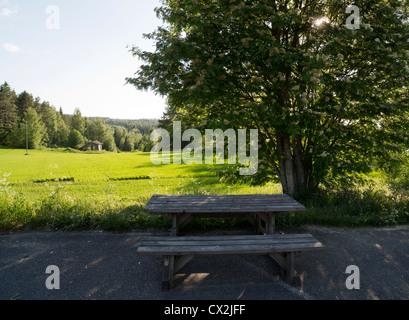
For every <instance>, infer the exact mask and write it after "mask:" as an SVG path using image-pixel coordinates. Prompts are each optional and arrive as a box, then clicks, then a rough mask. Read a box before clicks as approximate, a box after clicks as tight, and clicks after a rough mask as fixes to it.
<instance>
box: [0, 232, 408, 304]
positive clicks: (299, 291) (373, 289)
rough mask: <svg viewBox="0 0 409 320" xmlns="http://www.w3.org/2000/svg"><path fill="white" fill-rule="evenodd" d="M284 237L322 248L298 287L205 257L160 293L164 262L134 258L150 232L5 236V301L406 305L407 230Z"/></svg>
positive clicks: (269, 268) (246, 262)
mask: <svg viewBox="0 0 409 320" xmlns="http://www.w3.org/2000/svg"><path fill="white" fill-rule="evenodd" d="M282 231H284V232H288V233H289V232H294V231H297V232H309V233H312V234H313V235H314V237H316V238H317V239H318V240H320V241H321V242H322V243H323V244H324V245H325V249H323V250H317V251H313V252H304V253H303V254H301V255H300V256H298V257H297V258H296V261H295V263H296V264H295V269H296V271H297V273H298V277H297V279H296V282H295V284H294V285H292V286H290V285H288V284H286V283H285V282H283V281H282V280H281V279H280V277H279V268H278V267H277V265H276V264H275V262H274V261H273V260H272V259H270V258H269V257H267V256H220V257H210V256H202V257H195V258H194V259H193V260H192V261H191V262H189V264H187V265H186V266H185V267H184V268H183V269H182V270H180V274H179V275H178V280H177V282H176V287H175V289H173V290H171V291H169V292H160V282H161V276H162V273H161V272H162V268H161V265H160V263H161V259H160V257H154V256H138V255H136V254H135V251H136V250H135V248H136V246H137V245H138V239H139V237H141V236H144V235H146V234H141V233H123V234H114V233H106V232H74V233H62V232H57V233H53V232H26V233H24V232H22V233H4V234H3V235H1V236H0V283H1V286H0V300H10V299H13V300H338V299H342V300H377V299H379V300H395V299H396V300H407V299H409V271H408V270H409V226H402V227H396V228H356V229H353V228H325V227H315V226H310V227H305V228H303V229H302V230H282ZM50 265H55V266H57V267H58V269H59V271H60V283H59V285H60V289H59V290H49V289H47V287H46V280H47V278H48V277H49V276H50V275H53V273H50V274H47V273H46V269H47V267H48V266H50ZM349 265H356V266H357V267H358V268H359V275H360V279H359V280H360V281H359V284H360V288H359V289H348V288H347V287H346V280H347V278H348V277H349V276H350V275H352V274H346V273H345V271H346V268H347V267H348V266H349ZM355 275H356V273H355Z"/></svg>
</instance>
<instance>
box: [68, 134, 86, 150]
mask: <svg viewBox="0 0 409 320" xmlns="http://www.w3.org/2000/svg"><path fill="white" fill-rule="evenodd" d="M68 146H69V147H70V148H73V149H80V148H82V147H83V146H84V138H83V136H82V134H81V133H80V132H79V131H78V130H76V129H72V130H71V131H70V133H69V135H68Z"/></svg>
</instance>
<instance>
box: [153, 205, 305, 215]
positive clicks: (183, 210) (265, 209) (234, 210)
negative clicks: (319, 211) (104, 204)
mask: <svg viewBox="0 0 409 320" xmlns="http://www.w3.org/2000/svg"><path fill="white" fill-rule="evenodd" d="M304 210H305V208H299V207H294V206H265V207H239V208H234V207H215V208H206V207H185V208H184V207H180V206H177V207H173V208H171V207H160V208H159V207H158V208H151V209H149V208H148V209H146V210H145V211H146V212H149V213H150V214H160V215H162V214H167V213H191V214H195V213H209V214H212V213H226V212H229V213H237V214H240V213H242V214H244V215H246V214H249V213H259V212H267V213H268V212H282V211H290V212H294V211H304Z"/></svg>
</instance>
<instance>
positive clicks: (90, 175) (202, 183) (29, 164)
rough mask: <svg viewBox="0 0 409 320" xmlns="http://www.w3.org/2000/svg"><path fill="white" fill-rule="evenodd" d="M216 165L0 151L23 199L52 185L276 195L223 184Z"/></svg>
mask: <svg viewBox="0 0 409 320" xmlns="http://www.w3.org/2000/svg"><path fill="white" fill-rule="evenodd" d="M221 167H222V166H220V165H214V166H213V165H204V164H203V165H196V164H192V165H184V164H183V165H178V164H171V165H154V164H153V163H152V161H151V159H150V154H149V153H69V152H64V151H49V150H32V151H30V152H29V155H25V151H24V150H11V149H0V176H2V175H4V174H6V176H7V181H8V183H9V184H10V186H11V187H12V188H13V189H14V190H15V191H17V192H20V193H22V194H24V196H25V197H27V198H28V199H36V198H41V197H44V196H47V195H49V194H50V193H51V192H53V191H55V189H56V188H58V189H63V190H64V191H66V192H68V193H69V194H70V195H71V196H72V197H75V198H90V199H95V200H96V201H98V200H99V201H101V200H104V199H105V198H110V199H111V198H116V199H118V200H120V201H125V202H128V201H130V202H135V201H136V202H144V201H146V199H147V198H150V196H151V195H152V194H155V193H165V194H167V193H173V194H174V193H177V194H189V193H204V194H206V193H214V194H218V193H222V194H226V193H269V192H273V193H277V192H281V187H280V186H279V185H269V186H267V187H249V186H246V185H234V186H227V185H224V184H222V183H220V181H219V177H218V176H217V175H216V173H215V170H217V169H221Z"/></svg>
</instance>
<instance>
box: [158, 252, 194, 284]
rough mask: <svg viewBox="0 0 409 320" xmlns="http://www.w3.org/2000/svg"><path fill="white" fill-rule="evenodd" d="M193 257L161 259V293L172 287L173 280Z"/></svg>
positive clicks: (166, 257) (167, 257)
mask: <svg viewBox="0 0 409 320" xmlns="http://www.w3.org/2000/svg"><path fill="white" fill-rule="evenodd" d="M193 257H194V256H177V257H175V256H165V257H163V275H162V288H161V291H162V292H164V291H168V290H169V289H172V288H173V287H174V282H173V278H174V276H175V274H176V273H177V272H178V271H179V270H180V269H182V268H183V267H184V266H185V265H186V264H187V263H188V262H189V261H190V260H192V258H193Z"/></svg>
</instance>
